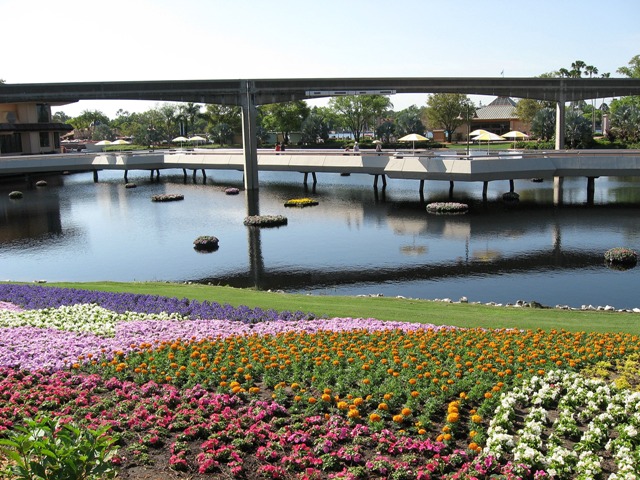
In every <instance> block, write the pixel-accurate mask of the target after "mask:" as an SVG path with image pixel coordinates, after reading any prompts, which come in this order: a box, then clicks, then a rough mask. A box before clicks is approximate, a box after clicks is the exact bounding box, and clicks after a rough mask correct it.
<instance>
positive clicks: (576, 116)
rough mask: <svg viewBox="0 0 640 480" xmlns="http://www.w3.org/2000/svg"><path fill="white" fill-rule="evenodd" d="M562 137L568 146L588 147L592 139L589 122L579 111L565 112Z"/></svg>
mask: <svg viewBox="0 0 640 480" xmlns="http://www.w3.org/2000/svg"><path fill="white" fill-rule="evenodd" d="M564 138H565V142H566V143H567V145H569V148H585V147H588V146H589V145H590V144H591V142H592V141H593V132H592V130H591V122H590V121H589V120H588V119H586V118H585V117H584V116H582V115H581V114H580V113H579V112H567V116H566V119H565V134H564Z"/></svg>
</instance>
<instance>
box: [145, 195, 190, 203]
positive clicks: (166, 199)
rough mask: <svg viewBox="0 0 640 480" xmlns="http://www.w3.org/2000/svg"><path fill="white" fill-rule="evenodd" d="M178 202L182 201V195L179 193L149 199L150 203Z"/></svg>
mask: <svg viewBox="0 0 640 480" xmlns="http://www.w3.org/2000/svg"><path fill="white" fill-rule="evenodd" d="M178 200H184V195H181V194H179V193H162V194H159V195H153V196H152V197H151V201H152V202H176V201H178Z"/></svg>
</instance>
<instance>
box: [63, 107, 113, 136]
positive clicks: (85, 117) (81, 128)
mask: <svg viewBox="0 0 640 480" xmlns="http://www.w3.org/2000/svg"><path fill="white" fill-rule="evenodd" d="M109 123H110V120H109V117H107V116H106V115H105V114H104V113H102V112H101V111H99V110H84V111H83V112H82V113H81V114H80V115H78V116H77V117H75V118H72V119H70V120H69V124H71V125H72V126H73V128H74V131H75V134H76V138H77V137H79V136H80V137H83V138H92V137H93V131H94V130H95V128H96V127H97V126H98V125H100V124H105V125H109Z"/></svg>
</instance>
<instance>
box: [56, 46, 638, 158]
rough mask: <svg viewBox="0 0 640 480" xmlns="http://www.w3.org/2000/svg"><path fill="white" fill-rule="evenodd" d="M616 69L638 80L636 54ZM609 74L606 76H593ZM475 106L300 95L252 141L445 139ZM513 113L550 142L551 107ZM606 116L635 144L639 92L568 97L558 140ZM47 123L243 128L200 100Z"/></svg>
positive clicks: (583, 134) (123, 132)
mask: <svg viewBox="0 0 640 480" xmlns="http://www.w3.org/2000/svg"><path fill="white" fill-rule="evenodd" d="M617 73H619V74H621V75H624V76H626V77H630V78H640V55H636V56H634V57H633V58H632V59H631V60H630V61H629V64H628V66H624V67H620V68H619V69H618V70H617ZM598 74H599V71H598V68H597V67H595V66H593V65H588V64H587V63H585V62H584V61H581V60H576V61H575V62H573V63H572V64H571V68H559V69H558V70H557V71H553V72H548V73H543V74H541V75H540V77H555V78H557V77H569V78H586V77H589V78H592V77H593V76H595V75H598ZM600 76H601V77H609V76H610V74H609V73H603V74H600ZM477 109H478V107H477V106H476V105H475V104H474V103H473V102H472V101H471V100H470V99H469V97H468V96H467V95H463V94H448V93H442V94H433V95H430V96H429V97H428V99H427V101H426V104H425V105H424V106H421V107H419V106H416V105H412V106H410V107H408V108H406V109H404V110H400V111H398V112H396V111H394V110H393V104H392V103H391V100H390V99H389V97H387V96H384V95H347V96H340V97H333V98H331V99H330V100H329V103H328V105H327V106H325V107H310V106H309V105H308V104H307V103H306V102H304V101H302V100H298V101H292V102H285V103H277V104H269V105H262V106H259V107H258V121H257V123H258V125H257V135H258V141H259V142H261V143H262V144H267V143H268V141H269V138H270V136H271V134H272V133H276V134H277V136H278V138H280V139H281V140H282V141H284V143H287V144H288V143H290V135H291V133H292V132H297V133H299V134H300V143H302V144H306V145H312V144H317V143H324V142H327V141H329V139H330V134H331V132H334V131H338V132H347V133H350V134H351V135H352V136H353V138H354V139H355V141H360V140H361V139H362V137H363V135H364V133H365V132H374V134H375V136H376V138H378V139H380V140H382V141H383V142H384V143H390V142H392V141H393V140H394V139H396V138H400V137H402V136H404V135H406V134H409V133H418V134H421V135H425V133H426V131H427V130H428V129H443V130H444V131H445V132H446V133H447V135H448V136H447V141H449V142H450V141H451V135H452V133H453V132H454V131H455V130H456V129H457V128H458V127H460V126H461V125H463V124H465V123H466V122H467V121H470V120H471V119H473V117H474V116H475V112H476V111H477ZM515 112H516V115H517V116H518V118H519V119H520V120H522V121H523V122H524V123H525V124H529V125H531V129H530V134H531V136H532V137H533V138H535V139H538V140H541V141H551V140H553V137H554V135H555V104H554V103H552V102H544V101H538V100H532V99H521V100H519V101H518V103H517V105H516V111H515ZM605 113H606V114H608V115H609V119H610V126H611V128H610V129H609V130H608V131H607V132H606V134H607V137H608V139H609V140H610V141H612V142H613V141H619V142H623V143H626V144H632V145H633V144H636V143H638V142H640V97H637V96H629V97H622V98H619V99H618V98H616V99H612V100H611V102H610V104H607V103H606V102H604V101H602V103H601V105H600V106H599V107H597V108H596V106H595V101H590V102H587V101H578V102H572V103H571V104H570V106H569V108H568V110H567V114H566V130H565V143H566V144H567V145H568V146H569V147H571V148H586V147H589V146H591V144H592V143H593V136H594V132H595V130H596V125H600V124H601V122H602V116H603V115H604V114H605ZM54 121H56V122H62V123H68V124H71V125H72V126H73V127H74V129H75V130H76V131H78V132H84V134H85V135H86V138H89V139H91V140H112V139H113V138H115V137H116V136H124V137H132V138H134V140H135V142H136V143H138V144H141V145H158V144H163V143H171V141H172V139H173V138H175V137H178V136H185V137H188V136H190V135H195V134H206V135H207V137H208V138H209V139H210V140H211V141H212V142H214V143H216V144H219V145H222V146H224V145H231V144H233V143H234V141H235V139H238V138H240V136H241V133H242V116H241V111H240V107H236V106H228V105H201V104H196V103H185V104H171V103H166V104H162V105H160V106H157V107H156V108H152V109H149V110H147V111H145V112H140V113H138V112H133V113H129V112H128V111H125V110H118V111H117V112H116V116H115V118H113V119H110V118H108V117H107V116H106V115H104V114H103V113H102V112H100V111H98V110H93V111H90V110H85V111H83V112H82V113H81V114H80V115H79V116H77V117H73V118H72V117H69V116H67V115H65V114H64V112H57V113H56V114H55V115H54Z"/></svg>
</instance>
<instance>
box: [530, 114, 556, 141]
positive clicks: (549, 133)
mask: <svg viewBox="0 0 640 480" xmlns="http://www.w3.org/2000/svg"><path fill="white" fill-rule="evenodd" d="M555 131H556V112H555V110H554V109H552V108H543V109H541V110H539V111H538V112H537V113H536V114H535V116H534V117H533V120H532V121H531V133H533V135H534V136H535V137H537V138H539V139H540V140H545V141H547V140H551V139H552V138H553V136H554V134H555Z"/></svg>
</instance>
